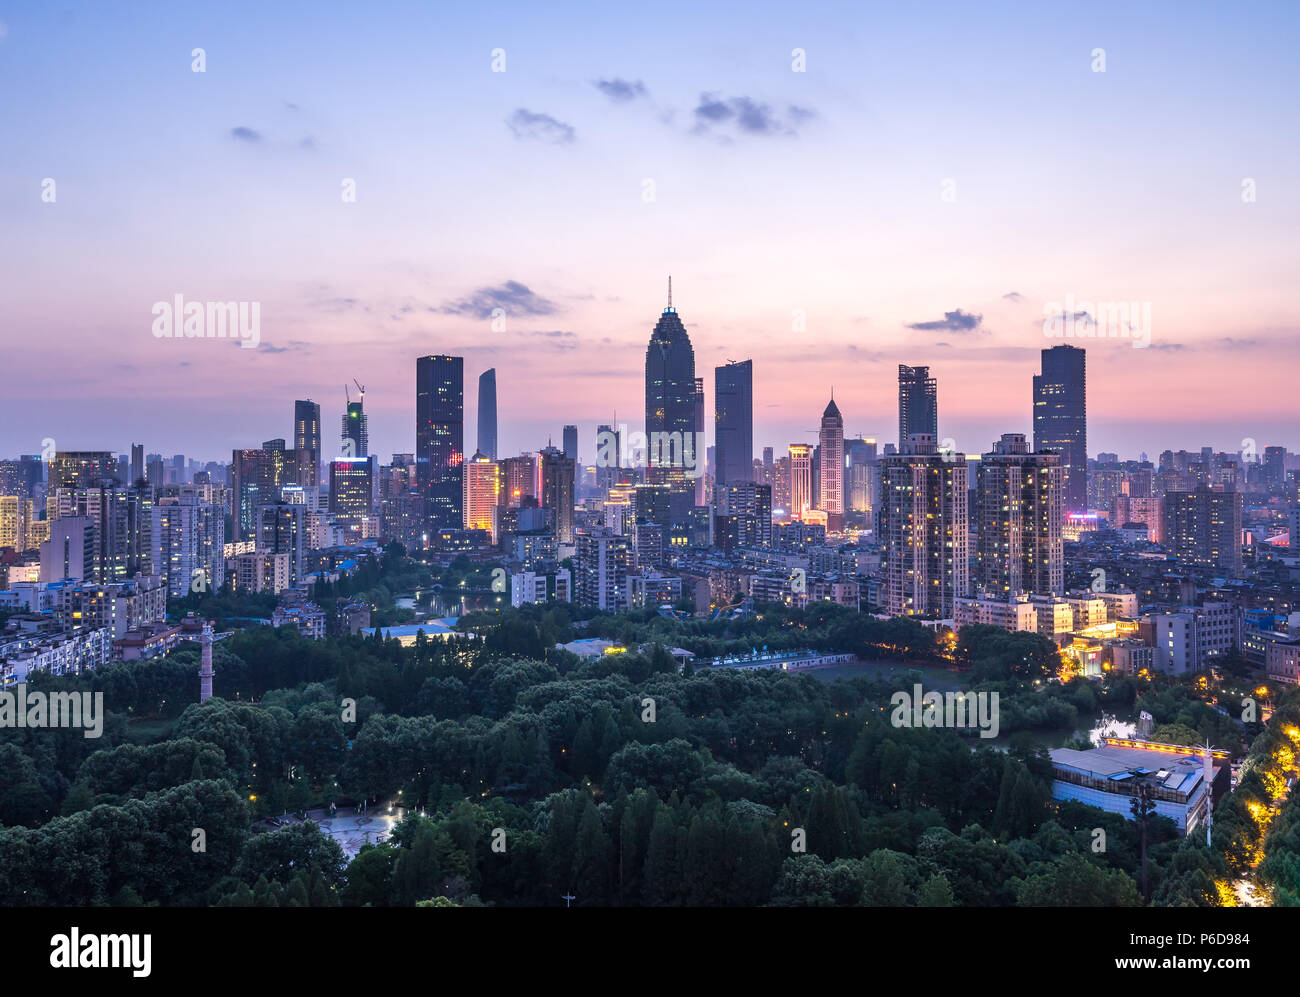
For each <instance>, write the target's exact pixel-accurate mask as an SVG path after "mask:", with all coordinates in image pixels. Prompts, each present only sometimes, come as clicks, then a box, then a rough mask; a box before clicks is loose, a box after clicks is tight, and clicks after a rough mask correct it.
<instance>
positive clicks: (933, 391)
mask: <svg viewBox="0 0 1300 997" xmlns="http://www.w3.org/2000/svg"><path fill="white" fill-rule="evenodd" d="M915 433H921V434H924V435H928V436H930V437H932V438H933V439H935V440H936V441H937V440H938V439H939V387H938V382H937V381H936V380H935V379H934V378H933V377H931V376H930V368H929V367H908V366H906V365H905V364H899V365H898V449H899V450H900V451H901V450H902V449H903V446H904V445H905V444H906V443H907V441H908V438H909V437H911V436H912V435H913V434H915Z"/></svg>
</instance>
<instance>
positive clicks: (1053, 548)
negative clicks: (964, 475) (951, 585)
mask: <svg viewBox="0 0 1300 997" xmlns="http://www.w3.org/2000/svg"><path fill="white" fill-rule="evenodd" d="M1061 482H1062V474H1061V458H1060V455H1059V454H1054V453H1030V452H1029V447H1028V445H1027V444H1026V442H1025V437H1024V436H1023V435H1022V434H1020V433H1006V434H1004V435H1003V436H1002V439H1001V440H999V441H998V442H997V443H995V444H994V445H993V450H992V452H991V453H986V454H984V456H983V457H982V458H981V459H980V463H979V469H978V471H977V472H976V495H977V500H978V516H979V526H978V530H979V541H978V543H977V544H976V554H977V556H978V568H977V577H978V579H979V587H980V589H981V590H983V592H986V593H988V594H990V595H994V596H1001V597H1011V596H1015V595H1017V594H1019V593H1021V592H1028V593H1030V594H1034V595H1048V594H1051V595H1062V594H1064V591H1065V549H1064V546H1063V543H1062V539H1061Z"/></svg>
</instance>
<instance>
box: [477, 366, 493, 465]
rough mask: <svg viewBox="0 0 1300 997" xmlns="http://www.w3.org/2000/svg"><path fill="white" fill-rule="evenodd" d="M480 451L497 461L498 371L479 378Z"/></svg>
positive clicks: (486, 372)
mask: <svg viewBox="0 0 1300 997" xmlns="http://www.w3.org/2000/svg"><path fill="white" fill-rule="evenodd" d="M478 450H479V453H481V454H482V455H483V456H484V457H490V458H491V459H492V460H496V459H497V369H496V368H495V367H492V368H491V369H489V370H485V371H484V372H483V373H482V374H480V375H479V376H478Z"/></svg>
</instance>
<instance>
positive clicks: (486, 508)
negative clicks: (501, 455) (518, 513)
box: [465, 409, 501, 543]
mask: <svg viewBox="0 0 1300 997" xmlns="http://www.w3.org/2000/svg"><path fill="white" fill-rule="evenodd" d="M479 411H480V412H482V409H480V410H479ZM500 506H501V465H500V464H498V463H497V462H496V461H494V460H493V459H492V458H491V457H489V456H488V455H487V454H485V453H483V452H482V451H478V452H476V453H475V454H474V456H473V457H471V458H470V459H469V460H468V461H466V463H465V529H467V530H487V531H488V533H489V534H491V537H492V542H493V543H496V542H497V522H498V520H497V517H498V515H499V514H500V513H499V509H500Z"/></svg>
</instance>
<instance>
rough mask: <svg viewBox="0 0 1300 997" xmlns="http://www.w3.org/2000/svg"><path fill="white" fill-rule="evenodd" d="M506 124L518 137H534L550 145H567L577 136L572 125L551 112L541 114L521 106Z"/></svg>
mask: <svg viewBox="0 0 1300 997" xmlns="http://www.w3.org/2000/svg"><path fill="white" fill-rule="evenodd" d="M506 124H507V125H508V126H509V128H510V130H511V131H512V132H514V135H515V138H517V139H532V140H533V141H536V142H545V143H547V144H549V145H565V144H567V143H570V142H572V141H573V140H574V139H575V138H576V137H577V132H575V131H574V129H573V126H572V125H566V124H565V123H564V122H563V121H557V120H556V119H555V118H552V117H551V116H550V115H549V114H540V113H536V112H533V111H530V110H528V109H527V108H526V107H521V108H519V109H517V110H516V111H515V113H514V114H512V115H511V116H510V117H509V118H507V119H506Z"/></svg>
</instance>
